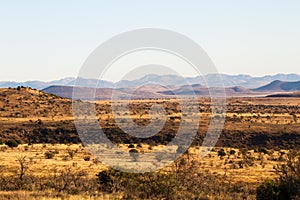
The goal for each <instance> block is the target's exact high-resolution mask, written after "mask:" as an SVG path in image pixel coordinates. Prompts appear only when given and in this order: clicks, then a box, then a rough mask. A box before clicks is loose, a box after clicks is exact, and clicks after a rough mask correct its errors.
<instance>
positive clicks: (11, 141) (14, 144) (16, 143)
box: [5, 139, 19, 148]
mask: <svg viewBox="0 0 300 200" xmlns="http://www.w3.org/2000/svg"><path fill="white" fill-rule="evenodd" d="M5 144H6V145H7V146H9V147H11V148H13V147H18V146H19V143H18V142H17V141H16V140H14V139H12V140H8V141H7V142H6V143H5Z"/></svg>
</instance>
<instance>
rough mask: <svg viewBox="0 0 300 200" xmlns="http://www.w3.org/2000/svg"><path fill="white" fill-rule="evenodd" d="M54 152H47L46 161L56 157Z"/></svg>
mask: <svg viewBox="0 0 300 200" xmlns="http://www.w3.org/2000/svg"><path fill="white" fill-rule="evenodd" d="M54 154H55V153H54V152H52V151H47V152H45V154H44V155H45V158H46V159H51V158H53V157H54Z"/></svg>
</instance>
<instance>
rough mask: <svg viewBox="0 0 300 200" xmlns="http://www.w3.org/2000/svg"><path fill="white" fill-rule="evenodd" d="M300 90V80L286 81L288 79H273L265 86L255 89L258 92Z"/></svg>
mask: <svg viewBox="0 0 300 200" xmlns="http://www.w3.org/2000/svg"><path fill="white" fill-rule="evenodd" d="M299 90H300V81H297V82H286V81H279V80H276V81H273V82H271V83H269V84H267V85H265V86H262V87H259V88H256V89H254V91H257V92H265V91H272V92H275V91H299Z"/></svg>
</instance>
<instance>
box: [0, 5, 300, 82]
mask: <svg viewBox="0 0 300 200" xmlns="http://www.w3.org/2000/svg"><path fill="white" fill-rule="evenodd" d="M144 27H154V28H165V29H170V30H174V31H177V32H180V33H182V34H185V35H186V36H188V37H190V38H191V39H193V40H195V41H196V42H198V43H199V44H200V45H201V46H202V47H203V48H204V49H205V51H206V52H207V53H208V55H209V56H210V57H211V58H212V59H213V61H214V62H215V64H216V66H217V68H218V69H219V71H220V72H222V73H229V74H240V73H245V74H250V75H265V74H275V73H300V55H299V54H300V1H299V0H294V1H293V0H287V1H284V0H273V1H271V0H244V1H240V0H226V1H225V0H219V1H217V0H210V1H208V0H203V1H200V0H194V1H193V0H186V1H183V0H163V1H162V0H151V1H146V0H135V1H133V0H106V1H104V0H102V1H101V0H100V1H97V0H93V1H92V0H90V1H76V0H60V1H58V0H51V1H43V0H26V1H23V0H18V1H17V0H7V1H0V55H1V59H0V66H1V73H0V81H6V80H17V81H24V80H53V79H59V78H63V77H68V76H76V75H77V73H78V70H79V68H80V66H81V65H82V63H83V62H84V60H85V59H86V58H87V56H88V55H89V54H90V53H91V51H92V50H93V49H94V48H96V47H97V46H98V45H100V44H101V43H102V42H104V41H105V40H107V39H109V38H110V37H111V36H114V35H116V34H119V33H121V32H124V31H129V30H132V29H137V28H144Z"/></svg>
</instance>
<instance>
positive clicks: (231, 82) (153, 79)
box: [0, 74, 300, 90]
mask: <svg viewBox="0 0 300 200" xmlns="http://www.w3.org/2000/svg"><path fill="white" fill-rule="evenodd" d="M219 78H221V79H222V82H223V84H224V86H225V87H235V86H241V87H244V88H248V89H254V88H259V87H261V86H264V85H266V84H268V83H271V82H272V81H275V80H280V81H287V82H294V81H300V75H298V74H276V75H266V76H261V77H253V76H249V75H245V74H239V75H228V74H208V75H204V76H197V77H185V78H184V79H183V78H182V77H180V76H176V75H154V74H149V75H146V76H144V77H142V78H139V79H136V80H131V81H129V80H122V81H119V82H116V83H113V82H110V81H105V80H101V81H100V82H98V80H96V79H83V78H78V79H77V80H76V78H73V77H69V78H63V79H59V80H55V81H49V82H46V81H26V82H13V81H2V82H0V88H8V87H17V86H25V87H31V88H34V89H39V90H41V89H45V88H47V87H50V86H54V85H59V86H74V85H75V81H77V85H78V86H80V87H97V86H99V87H101V88H121V87H123V88H124V87H136V86H140V85H144V84H149V82H150V83H156V84H160V85H166V84H167V85H186V81H188V83H189V84H191V85H194V84H200V85H203V86H204V85H206V83H207V85H209V86H212V87H214V86H216V84H215V83H216V82H217V81H216V80H219Z"/></svg>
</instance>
